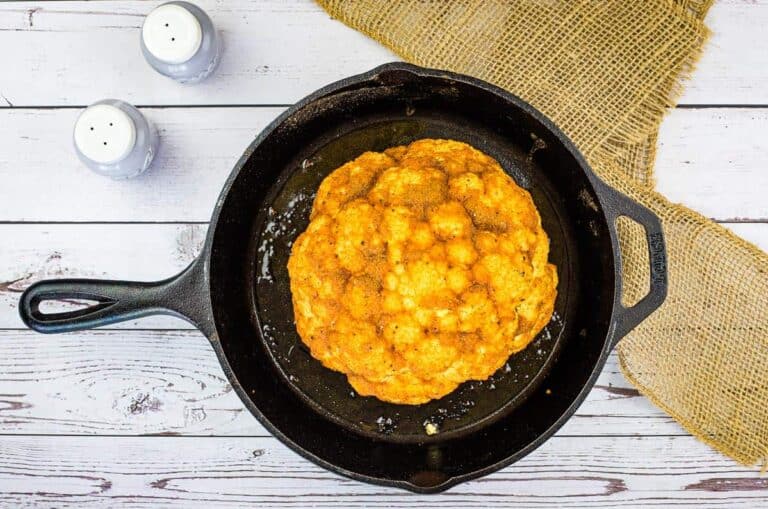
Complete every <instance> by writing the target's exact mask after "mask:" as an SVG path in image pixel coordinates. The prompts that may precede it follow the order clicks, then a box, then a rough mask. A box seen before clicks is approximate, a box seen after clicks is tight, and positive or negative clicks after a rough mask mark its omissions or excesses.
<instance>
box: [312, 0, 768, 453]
mask: <svg viewBox="0 0 768 509" xmlns="http://www.w3.org/2000/svg"><path fill="white" fill-rule="evenodd" d="M711 2H712V0H643V1H642V2H630V1H626V0H592V1H589V0H586V1H574V0H559V1H558V0H506V1H502V0H454V1H445V0H442V1H440V0H391V1H382V0H319V3H320V5H322V6H323V7H324V8H325V9H326V10H327V11H328V12H329V13H330V14H331V15H332V16H333V17H335V18H338V19H339V20H341V21H343V22H344V23H346V24H348V25H350V26H351V27H353V28H356V29H358V30H361V31H362V32H364V33H366V34H368V35H369V36H371V37H373V38H374V39H376V40H378V41H380V42H381V43H382V44H384V45H385V46H387V47H388V48H390V49H392V50H393V51H394V52H395V53H397V54H398V55H400V56H401V57H402V58H403V59H405V60H408V61H410V62H413V63H416V64H419V65H423V66H426V67H436V68H442V69H449V70H452V71H456V72H460V73H465V74H469V75H473V76H477V77H479V78H482V79H484V80H487V81H490V82H492V83H495V84H497V85H499V86H501V87H504V88H506V89H507V90H510V91H511V92H513V93H514V94H516V95H518V96H520V97H522V98H523V99H525V100H526V101H528V102H530V103H531V104H533V105H534V106H536V107H537V108H538V109H539V110H541V111H542V112H543V113H545V114H546V115H548V116H549V117H550V118H552V119H553V120H554V121H555V122H556V123H557V124H558V125H559V126H560V127H561V128H562V129H563V130H564V131H565V132H566V133H567V134H568V135H569V136H570V137H571V139H572V140H574V142H575V143H576V145H578V146H579V148H580V149H581V151H582V152H583V153H584V155H585V156H586V158H587V159H588V160H589V162H590V163H591V165H592V167H593V168H594V169H595V171H596V172H597V173H598V174H599V175H600V177H602V178H603V179H604V180H605V181H606V182H607V183H609V184H610V185H612V186H614V187H615V188H617V189H619V190H621V191H622V192H624V193H626V194H627V195H629V196H631V197H632V198H634V199H636V200H638V201H639V202H641V203H643V204H644V205H646V206H648V207H650V208H651V209H652V210H653V211H654V212H655V213H656V214H658V216H659V217H660V218H661V220H662V222H663V225H664V233H665V236H666V241H667V248H668V251H669V253H668V255H669V271H670V274H669V280H670V289H669V295H668V297H667V300H666V302H665V303H664V305H663V306H662V307H661V308H660V309H659V310H658V311H656V312H655V313H654V314H653V315H652V316H651V317H650V318H648V319H647V320H646V321H645V322H643V324H642V325H640V326H639V327H638V328H637V329H635V330H634V331H633V332H632V333H631V334H629V335H628V336H627V337H626V338H625V339H624V340H622V341H621V343H620V344H619V346H618V354H619V360H620V363H621V369H622V371H623V372H624V375H625V376H626V377H627V378H628V379H629V380H630V381H631V382H632V384H633V385H635V387H637V388H638V389H639V390H640V392H641V393H642V394H644V395H645V396H647V397H648V398H649V399H650V400H651V401H653V402H654V403H655V404H656V405H658V406H659V407H661V408H662V409H664V410H665V411H666V412H668V413H669V414H670V415H671V416H673V417H674V418H675V419H676V420H677V421H679V422H680V424H682V425H683V426H684V427H685V428H686V429H687V430H688V431H690V432H691V433H692V434H693V435H695V436H696V437H697V438H699V439H700V440H703V441H704V442H706V443H708V444H710V445H711V446H713V447H714V448H716V449H718V450H719V451H722V452H723V453H725V454H727V455H729V456H731V457H732V458H734V459H736V460H738V461H739V462H741V463H744V464H748V465H754V464H756V463H763V464H765V462H766V459H767V456H768V334H767V332H768V255H766V254H765V253H763V252H761V251H760V250H759V249H757V248H756V247H755V246H753V245H751V244H749V243H747V242H745V241H744V240H742V239H740V238H738V237H736V236H735V235H733V234H731V233H730V232H729V231H727V230H726V229H724V228H723V227H721V226H719V225H717V224H716V223H714V222H712V221H710V220H708V219H707V218H705V217H703V216H701V215H700V214H698V213H696V212H694V211H692V210H689V209H687V208H685V207H682V206H680V205H675V204H673V203H670V202H669V201H667V200H666V199H665V198H664V197H663V196H661V195H660V194H658V193H656V192H655V191H653V169H652V166H653V159H654V153H655V143H656V134H657V131H658V127H659V123H660V122H661V119H662V117H663V115H664V114H665V113H666V111H667V110H668V109H669V108H670V107H671V106H672V105H673V104H674V101H675V99H676V98H677V97H678V95H679V93H680V91H681V80H682V79H684V78H686V77H687V76H688V74H689V73H690V72H691V70H692V67H693V65H694V63H695V62H696V60H697V58H698V56H699V54H700V51H701V49H702V46H703V45H704V42H705V41H706V39H707V37H708V33H709V32H708V30H707V28H706V27H705V26H704V22H703V18H704V16H705V14H706V12H707V10H708V8H709V6H710V4H711ZM724 149H727V147H724ZM670 170H671V171H674V168H672V169H670ZM620 235H621V248H622V252H623V257H624V260H625V263H624V285H625V293H624V295H623V299H624V301H625V302H626V303H634V302H636V301H638V300H639V299H640V298H641V297H642V296H643V295H644V294H645V293H646V291H647V289H648V262H647V248H646V245H645V238H644V236H643V234H642V229H641V228H640V227H639V226H638V225H636V224H635V223H633V222H631V221H629V220H627V221H623V222H622V223H621V224H620Z"/></svg>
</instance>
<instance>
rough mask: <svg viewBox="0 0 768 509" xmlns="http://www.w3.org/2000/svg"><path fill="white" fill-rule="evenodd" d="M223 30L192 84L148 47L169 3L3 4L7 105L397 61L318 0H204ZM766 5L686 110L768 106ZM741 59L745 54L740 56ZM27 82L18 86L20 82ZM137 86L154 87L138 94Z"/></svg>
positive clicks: (725, 45) (723, 13) (728, 17)
mask: <svg viewBox="0 0 768 509" xmlns="http://www.w3.org/2000/svg"><path fill="white" fill-rule="evenodd" d="M197 3H198V4H200V6H201V7H203V8H204V9H205V10H206V11H207V12H208V13H209V15H210V16H211V18H212V19H213V21H214V23H215V24H216V26H217V27H218V28H219V29H220V31H221V34H222V37H223V41H224V48H225V51H224V53H223V57H222V61H221V66H220V68H219V69H218V71H217V73H216V74H215V75H214V76H213V77H212V78H210V79H209V80H207V81H206V82H204V83H202V84H200V85H197V86H194V87H183V86H179V85H177V84H176V83H174V82H172V81H170V80H168V79H166V78H164V77H162V76H160V75H159V74H157V73H155V72H154V71H152V69H151V68H150V67H149V66H148V65H147V64H146V63H145V62H144V60H143V58H142V56H141V52H140V51H139V44H138V38H139V27H140V26H141V22H142V17H143V16H144V15H146V13H147V12H149V11H150V10H151V9H152V8H153V7H154V6H155V5H156V4H157V2H153V1H147V2H140V1H128V0H124V1H103V2H97V3H88V2H18V3H16V2H11V3H3V4H1V5H0V47H2V48H8V47H14V48H15V50H14V51H4V52H2V54H0V68H2V69H9V70H11V69H12V70H13V71H14V72H9V73H3V74H2V75H0V106H11V105H13V106H40V105H86V104H90V103H91V102H93V101H95V100H97V99H101V98H103V97H105V96H115V97H120V98H123V99H125V100H127V101H129V102H133V103H135V104H141V105H156V104H162V105H165V104H290V103H293V102H295V101H296V100H298V99H299V98H301V97H303V96H304V95H306V94H307V93H309V92H311V91H312V90H315V89H316V88H319V87H321V86H323V85H326V84H328V83H330V82H332V81H335V80H337V79H340V78H342V77H344V76H348V75H351V74H356V73H359V72H363V71H366V70H368V69H370V68H372V67H374V66H376V65H378V64H381V63H384V62H388V61H392V60H395V59H396V57H395V56H394V55H393V54H391V53H390V52H389V51H388V50H386V49H384V48H383V47H381V46H379V45H378V44H377V43H375V42H374V41H372V40H370V39H368V38H366V37H365V36H363V35H361V34H359V33H358V32H356V31H354V30H352V29H350V28H348V27H346V26H344V25H342V24H341V23H339V22H337V21H334V20H332V19H330V18H329V17H328V15H327V14H325V12H323V11H322V10H321V9H320V8H319V7H318V6H317V5H316V4H314V3H313V2H311V1H310V0H302V1H288V2H286V1H284V0H270V1H260V2H253V1H251V0H228V1H226V2H220V1H215V0H198V2H197ZM766 23H768V3H766V2H765V0H759V1H757V0H725V1H721V2H718V3H717V4H716V5H715V6H714V7H713V8H712V10H711V12H710V14H709V18H708V24H709V25H710V27H711V28H712V29H713V31H714V34H715V35H714V36H713V38H712V40H711V42H710V44H709V46H708V48H707V52H706V53H705V55H704V57H703V58H702V60H701V62H700V64H699V66H698V70H697V71H696V73H695V74H694V76H693V79H692V80H691V82H690V84H689V85H688V86H687V89H686V92H685V94H684V96H683V97H682V103H687V104H713V103H715V104H746V103H761V104H768V52H766V51H765V48H764V46H763V45H761V44H759V43H757V41H761V40H763V39H764V33H763V31H764V26H765V25H766ZM734 55H738V58H734ZM17 75H21V76H24V79H18V78H17V77H16V76H17ZM136 83H141V84H142V86H140V87H137V86H136Z"/></svg>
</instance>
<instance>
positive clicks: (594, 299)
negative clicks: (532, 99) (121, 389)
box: [210, 72, 615, 484]
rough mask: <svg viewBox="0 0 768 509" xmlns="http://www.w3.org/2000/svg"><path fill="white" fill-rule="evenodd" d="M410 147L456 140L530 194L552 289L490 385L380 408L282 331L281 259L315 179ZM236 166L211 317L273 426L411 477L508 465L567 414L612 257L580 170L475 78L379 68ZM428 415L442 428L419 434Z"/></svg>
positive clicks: (214, 273) (357, 462)
mask: <svg viewBox="0 0 768 509" xmlns="http://www.w3.org/2000/svg"><path fill="white" fill-rule="evenodd" d="M419 138H450V139H456V140H461V141H466V142H467V143H470V144H471V145H473V146H475V147H477V148H478V149H480V150H482V151H483V152H486V153H488V154H489V155H491V156H493V157H494V158H496V159H497V160H498V161H499V162H500V163H501V165H502V167H503V168H504V169H505V170H506V171H507V172H508V173H509V174H510V175H511V176H512V178H514V179H515V180H516V181H517V182H518V184H520V185H521V186H523V187H525V188H526V189H528V190H529V191H530V192H531V194H532V196H533V198H534V201H535V203H536V205H537V207H538V209H539V211H540V213H541V216H542V221H543V225H544V228H545V229H546V231H547V233H548V234H549V236H550V239H551V254H550V260H551V261H552V262H553V263H555V265H557V267H558V273H559V277H560V283H559V287H558V299H557V302H556V312H555V315H554V317H553V320H552V321H551V323H550V324H549V325H548V326H547V328H546V329H545V330H544V331H542V333H541V334H540V335H539V336H538V337H537V339H536V340H535V341H534V342H533V343H532V344H531V345H529V347H528V348H527V349H526V350H524V351H523V352H521V353H518V354H516V355H513V356H512V357H511V358H510V359H509V361H508V363H507V365H506V366H505V367H504V368H502V369H501V370H500V371H499V372H498V373H496V374H495V375H494V376H493V378H492V379H491V380H488V381H485V382H482V383H481V382H468V383H465V384H463V385H462V386H461V387H460V388H459V389H457V391H455V392H454V393H452V394H450V395H448V396H446V397H444V398H442V399H441V400H438V401H434V402H431V403H428V404H425V405H419V406H407V405H392V404H388V403H383V402H380V401H378V400H376V399H375V398H370V397H360V396H357V395H355V394H354V392H353V390H352V388H351V387H350V386H349V384H348V383H347V382H346V379H345V377H344V376H343V375H341V374H339V373H335V372H332V371H330V370H328V369H326V368H324V367H323V366H322V365H321V364H320V363H319V362H318V361H316V360H314V359H312V358H311V356H310V355H309V352H308V350H307V349H306V347H305V346H304V345H303V343H302V342H301V340H300V339H299V337H298V335H297V333H296V330H295V327H294V325H293V313H292V306H291V296H290V289H289V284H288V275H287V270H286V269H285V264H286V262H287V259H288V256H289V254H290V246H291V244H292V242H293V240H294V239H295V238H296V237H297V236H298V234H299V233H301V232H302V231H303V230H304V228H305V227H306V225H307V222H308V214H309V210H310V208H311V205H312V200H313V198H314V195H315V191H316V189H317V186H318V185H319V183H320V181H321V180H322V179H323V178H324V177H325V176H326V175H327V174H328V173H330V172H331V171H332V170H334V169H335V168H337V167H338V166H340V165H341V164H343V163H344V162H346V161H348V160H350V159H352V158H354V157H357V156H358V155H360V154H361V153H362V152H364V151H367V150H383V149H385V148H388V147H390V146H395V145H401V144H406V143H409V142H411V141H413V140H416V139H419ZM242 164H243V167H242V170H241V171H240V173H239V174H238V176H237V178H236V179H235V180H234V182H233V183H232V186H231V189H230V191H229V193H228V195H227V197H226V200H225V202H224V204H223V207H222V210H221V212H220V215H219V218H218V221H217V223H216V231H215V235H214V238H213V242H212V246H211V247H212V252H211V263H210V270H211V278H210V279H211V294H212V303H213V311H214V317H215V321H216V327H217V332H218V335H219V339H220V341H221V346H222V348H223V349H224V352H225V354H226V356H227V360H228V362H229V365H230V366H231V368H232V370H233V371H234V375H235V376H236V377H237V379H238V381H239V382H240V384H241V385H242V386H243V389H244V390H245V391H246V393H247V394H248V396H249V397H250V399H251V402H252V403H253V405H254V406H255V408H256V409H257V411H258V413H259V414H260V415H261V417H262V418H263V419H264V420H265V421H267V422H268V423H269V424H271V425H272V426H274V428H275V431H276V432H279V433H282V434H284V435H285V436H286V438H288V439H289V440H290V441H292V442H294V443H295V444H296V445H298V447H300V448H301V449H302V450H303V452H305V453H309V454H311V455H314V456H317V457H319V458H320V459H321V460H323V461H327V462H329V463H333V464H335V465H337V466H338V468H341V469H343V470H348V471H350V472H352V473H357V474H358V475H368V476H372V477H375V478H383V479H407V480H409V482H413V483H415V484H419V483H427V482H433V481H434V479H433V478H430V476H434V475H438V472H439V476H456V475H460V474H461V473H465V472H467V471H470V470H477V469H479V468H483V467H487V466H489V465H491V464H494V463H496V462H499V461H504V460H505V459H507V460H508V459H509V458H510V457H511V456H513V455H514V454H517V453H520V452H522V451H523V450H524V449H525V448H526V447H527V446H528V445H530V444H531V443H532V442H534V441H535V440H536V439H537V438H538V437H539V436H540V435H541V434H542V433H544V432H545V431H546V430H547V429H549V428H550V427H551V426H552V425H553V424H554V423H555V422H556V421H557V420H558V419H559V418H560V417H561V416H562V415H564V414H565V413H567V411H569V410H568V409H569V406H570V405H571V404H572V403H573V402H574V401H575V400H576V399H577V396H578V395H579V393H580V391H581V389H582V388H583V386H584V385H585V384H586V383H587V381H588V379H589V377H590V376H591V374H592V371H593V369H594V366H595V365H596V363H597V362H598V358H599V357H600V356H601V355H603V353H604V346H605V337H606V334H607V331H608V326H609V322H610V315H611V306H612V303H613V296H614V283H615V282H614V279H613V258H612V255H611V253H612V251H611V245H610V240H609V234H608V231H607V226H606V223H605V218H604V215H603V213H602V210H601V209H600V205H599V200H598V199H597V196H596V195H595V192H594V190H593V188H592V185H591V183H590V182H589V179H588V178H587V176H586V174H585V170H584V168H583V166H582V164H581V163H580V162H579V161H578V160H577V159H576V158H575V157H574V155H573V154H572V153H571V152H570V151H569V150H568V149H567V147H565V146H564V144H563V141H562V139H561V138H560V135H559V134H558V133H557V132H552V131H551V130H550V129H549V128H548V127H547V126H546V125H544V124H542V123H541V122H540V121H539V120H538V119H537V118H535V116H534V115H533V114H531V113H530V112H529V111H528V110H527V109H526V107H525V106H524V105H521V104H518V103H517V102H516V101H514V100H512V99H510V98H509V97H503V96H500V95H498V94H497V93H496V91H495V90H493V89H486V88H484V87H482V86H478V85H477V84H476V83H465V82H462V81H457V80H454V79H451V78H449V77H443V76H416V75H414V74H412V73H409V72H391V73H389V74H386V75H384V76H378V77H376V78H373V79H370V80H366V81H362V82H350V84H349V85H348V86H346V87H340V89H338V90H335V91H333V92H329V93H327V94H326V95H325V96H324V97H320V98H318V99H316V100H314V101H312V102H310V103H309V104H306V105H304V106H303V107H301V108H299V109H298V111H295V112H293V113H292V114H291V115H290V116H289V117H288V118H286V119H284V120H283V121H282V123H280V125H278V126H277V127H276V128H275V129H274V130H273V131H272V132H271V133H270V134H269V135H268V136H266V138H265V139H264V140H262V141H261V143H260V144H258V145H257V146H255V147H252V149H251V150H250V151H249V152H248V153H246V155H245V156H244V159H243V162H242ZM427 421H429V422H433V423H435V424H437V425H438V426H439V429H440V433H438V434H437V435H434V436H431V437H429V436H427V435H426V434H425V432H424V424H425V422H427ZM486 441H487V442H486ZM481 443H482V444H483V445H482V446H480V444H481ZM361 447H362V449H361ZM361 451H366V453H365V455H372V456H373V457H367V458H362V457H359V456H360V455H361ZM470 451H471V452H470ZM378 456H380V457H379V458H378V460H377V457H378ZM379 460H381V461H379ZM404 462H406V463H407V464H408V466H407V467H405V466H404ZM419 476H426V477H425V478H424V479H420V477H419ZM428 478H429V479H428Z"/></svg>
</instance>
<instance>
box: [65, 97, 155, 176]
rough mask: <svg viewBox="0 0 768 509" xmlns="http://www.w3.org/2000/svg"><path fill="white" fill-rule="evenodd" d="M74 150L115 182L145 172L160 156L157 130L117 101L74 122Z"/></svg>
mask: <svg viewBox="0 0 768 509" xmlns="http://www.w3.org/2000/svg"><path fill="white" fill-rule="evenodd" d="M72 138H73V141H74V145H75V151H76V152H77V155H78V157H79V158H80V160H81V161H82V162H83V163H84V164H85V165H86V166H88V167H89V168H90V169H92V170H93V171H95V172H96V173H99V174H101V175H106V176H108V177H112V178H114V179H125V178H130V177H134V176H136V175H139V174H140V173H142V172H144V171H145V170H146V169H147V168H149V165H150V164H151V163H152V159H153V158H154V156H155V154H156V153H157V146H158V143H159V139H158V136H157V132H156V131H155V128H154V127H153V126H152V124H150V123H149V122H148V121H147V119H146V118H144V115H142V114H141V112H140V111H139V110H137V109H136V108H134V107H133V106H131V105H130V104H128V103H126V102H123V101H119V100H117V99H105V100H103V101H99V102H97V103H94V104H92V105H90V106H88V107H87V108H86V109H85V110H83V112H82V113H80V116H79V117H78V118H77V121H76V122H75V128H74V132H73V136H72Z"/></svg>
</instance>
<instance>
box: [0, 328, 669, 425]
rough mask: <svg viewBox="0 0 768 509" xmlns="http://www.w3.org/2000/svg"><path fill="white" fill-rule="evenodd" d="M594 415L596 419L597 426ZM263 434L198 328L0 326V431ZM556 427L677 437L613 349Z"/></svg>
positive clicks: (666, 419)
mask: <svg viewBox="0 0 768 509" xmlns="http://www.w3.org/2000/svg"><path fill="white" fill-rule="evenodd" d="M596 423H599V425H596ZM3 433H7V434H27V433H29V434H69V435H73V434H74V435H79V434H110V435H139V434H186V435H257V436H267V435H269V433H268V432H267V431H266V430H264V428H262V426H261V425H260V424H259V423H258V421H257V420H256V419H255V418H254V417H253V416H251V414H250V413H249V412H248V411H247V410H246V409H245V407H243V405H242V403H241V402H240V400H239V399H238V397H237V395H236V394H234V393H233V392H232V389H231V387H230V385H229V383H228V382H227V380H226V378H225V376H224V374H223V371H222V369H221V366H220V364H219V362H218V359H217V358H216V355H215V354H214V352H213V349H212V348H211V346H210V344H209V343H208V341H207V340H206V339H205V337H204V336H203V335H202V334H200V333H199V332H197V331H135V330H102V331H88V332H80V333H71V334H65V335H59V336H42V335H39V334H36V333H34V332H31V331H0V434H3ZM560 434H561V435H569V436H583V435H595V434H598V435H680V434H684V432H683V430H682V429H681V428H680V427H679V426H678V425H677V424H676V423H675V422H674V421H673V420H672V419H671V418H669V417H668V416H667V415H666V414H664V413H663V412H661V411H660V410H658V409H656V408H655V407H653V405H651V404H650V403H649V402H648V401H647V400H646V399H645V398H643V397H641V396H640V395H639V394H638V392H637V390H635V389H634V388H632V387H631V386H630V385H628V383H627V382H626V380H624V378H623V376H622V375H621V373H620V372H619V369H618V366H617V362H616V357H615V355H612V356H611V357H610V360H609V362H608V364H607V365H606V367H605V369H604V370H603V372H602V374H601V375H600V378H599V380H598V381H597V384H596V387H595V388H594V389H593V391H592V393H591V394H590V395H589V398H588V399H587V400H586V402H585V403H584V404H583V405H582V406H581V408H580V409H579V410H578V412H577V414H576V416H574V418H573V419H571V420H570V421H569V422H568V423H567V424H566V426H565V427H564V428H563V429H562V430H561V431H560Z"/></svg>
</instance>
